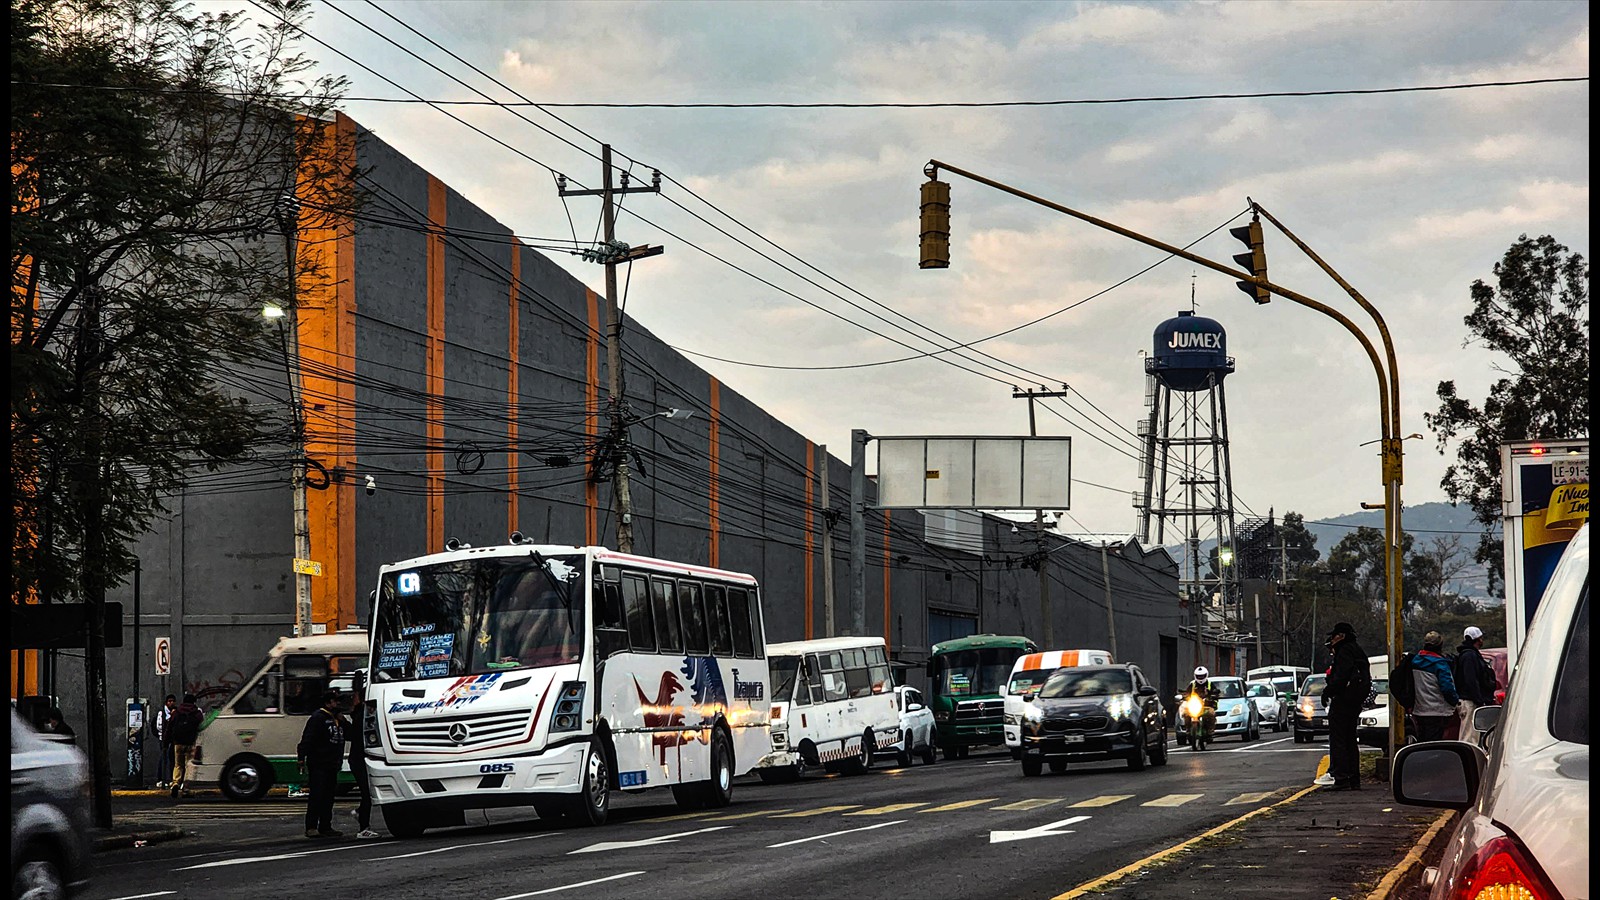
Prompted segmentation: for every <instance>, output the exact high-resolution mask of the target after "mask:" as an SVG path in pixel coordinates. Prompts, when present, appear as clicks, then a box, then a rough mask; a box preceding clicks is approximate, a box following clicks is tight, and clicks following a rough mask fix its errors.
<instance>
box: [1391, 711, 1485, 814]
mask: <svg viewBox="0 0 1600 900" xmlns="http://www.w3.org/2000/svg"><path fill="white" fill-rule="evenodd" d="M1474 722H1476V716H1474ZM1484 761H1485V757H1484V755H1483V751H1482V750H1479V749H1478V748H1477V747H1474V746H1472V745H1471V744H1468V743H1466V742H1464V741H1427V742H1424V743H1421V744H1407V745H1406V746H1404V747H1401V748H1400V749H1399V750H1396V751H1395V754H1394V770H1393V772H1392V773H1391V775H1390V781H1391V783H1392V784H1393V787H1394V798H1395V799H1396V800H1398V801H1400V802H1401V803H1406V804H1409V805H1411V806H1431V807H1436V808H1441V809H1466V808H1467V807H1469V806H1471V805H1472V804H1473V803H1475V802H1477V799H1478V779H1479V773H1480V772H1481V771H1482V770H1483V764H1484Z"/></svg>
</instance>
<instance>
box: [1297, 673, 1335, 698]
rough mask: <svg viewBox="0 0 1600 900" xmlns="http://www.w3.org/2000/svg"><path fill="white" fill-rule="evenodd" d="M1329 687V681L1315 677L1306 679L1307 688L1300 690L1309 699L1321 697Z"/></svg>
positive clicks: (1318, 676)
mask: <svg viewBox="0 0 1600 900" xmlns="http://www.w3.org/2000/svg"><path fill="white" fill-rule="evenodd" d="M1327 686H1328V679H1326V678H1323V677H1322V676H1320V675H1313V676H1311V677H1310V678H1307V679H1306V684H1305V687H1303V688H1301V689H1300V693H1301V694H1303V695H1305V696H1307V697H1321V696H1322V689H1323V688H1325V687H1327Z"/></svg>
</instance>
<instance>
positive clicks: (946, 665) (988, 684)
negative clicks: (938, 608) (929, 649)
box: [933, 647, 1022, 697]
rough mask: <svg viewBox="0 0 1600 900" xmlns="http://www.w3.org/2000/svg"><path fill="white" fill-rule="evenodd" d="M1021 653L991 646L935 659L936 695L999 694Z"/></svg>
mask: <svg viewBox="0 0 1600 900" xmlns="http://www.w3.org/2000/svg"><path fill="white" fill-rule="evenodd" d="M1021 655H1022V650H1021V649H1020V648H1017V647H989V648H986V649H983V650H956V651H954V652H951V653H946V654H944V655H942V656H936V657H934V659H933V692H934V693H935V694H944V695H945V696H947V697H977V696H983V695H990V696H993V695H995V694H998V693H1000V685H1002V684H1005V681H1006V676H1008V675H1010V674H1011V666H1012V665H1013V664H1014V663H1016V661H1017V657H1019V656H1021Z"/></svg>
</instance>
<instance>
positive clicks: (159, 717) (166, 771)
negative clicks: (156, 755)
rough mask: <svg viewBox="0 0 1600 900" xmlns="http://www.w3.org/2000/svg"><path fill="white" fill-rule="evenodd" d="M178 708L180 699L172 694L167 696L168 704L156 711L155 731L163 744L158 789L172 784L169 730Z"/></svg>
mask: <svg viewBox="0 0 1600 900" xmlns="http://www.w3.org/2000/svg"><path fill="white" fill-rule="evenodd" d="M177 708H178V698H177V697H176V696H174V695H172V694H168V695H167V699H166V702H164V703H162V704H161V708H160V709H158V710H156V718H155V722H154V725H155V729H156V740H157V741H160V742H161V762H160V763H159V764H157V766H156V778H158V779H159V780H158V781H157V782H156V787H157V788H166V787H169V786H170V785H171V782H172V733H171V731H170V730H169V728H170V725H171V722H172V711H173V710H175V709H177Z"/></svg>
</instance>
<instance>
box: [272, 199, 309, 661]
mask: <svg viewBox="0 0 1600 900" xmlns="http://www.w3.org/2000/svg"><path fill="white" fill-rule="evenodd" d="M277 213H278V226H279V227H280V228H281V229H282V230H283V256H284V265H285V266H286V267H287V271H288V274H289V284H288V291H287V297H288V301H289V309H288V310H287V312H288V314H289V315H288V318H289V322H288V324H287V325H285V326H283V327H284V328H285V332H284V334H283V367H284V370H285V374H287V375H288V378H289V410H290V412H291V413H292V414H293V415H294V464H293V465H292V466H291V467H290V470H289V480H290V482H291V483H292V485H291V486H292V487H293V489H294V633H295V636H297V637H305V636H306V635H308V634H310V633H311V513H310V511H309V510H308V509H307V508H306V507H307V503H306V411H305V403H304V399H303V398H304V396H305V395H304V387H303V385H302V384H301V380H300V379H301V375H300V311H299V309H298V306H299V303H298V301H297V297H296V288H297V280H298V278H299V274H298V268H299V252H298V246H297V245H298V240H297V238H298V237H299V231H300V202H299V200H298V199H297V198H296V197H295V196H294V195H293V194H285V195H284V196H283V197H282V199H281V202H280V204H279V206H278V209H277ZM280 324H281V323H280Z"/></svg>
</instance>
